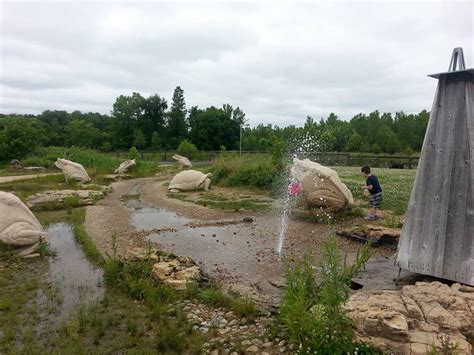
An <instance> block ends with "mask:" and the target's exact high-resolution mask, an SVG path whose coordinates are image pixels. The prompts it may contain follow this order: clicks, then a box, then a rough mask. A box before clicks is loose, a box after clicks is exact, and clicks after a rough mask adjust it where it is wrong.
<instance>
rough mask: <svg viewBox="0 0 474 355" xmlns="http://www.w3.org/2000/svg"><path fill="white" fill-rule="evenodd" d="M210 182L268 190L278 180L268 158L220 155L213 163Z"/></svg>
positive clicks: (275, 169) (231, 154) (229, 154)
mask: <svg viewBox="0 0 474 355" xmlns="http://www.w3.org/2000/svg"><path fill="white" fill-rule="evenodd" d="M210 170H211V172H212V173H213V177H212V182H213V183H215V184H218V185H222V186H246V187H257V188H259V189H265V190H269V189H271V188H272V186H273V184H274V183H275V182H276V180H277V179H278V176H279V174H278V171H277V167H276V166H275V165H274V164H273V162H272V159H271V157H270V156H265V155H261V156H260V155H255V156H245V155H243V156H239V155H238V154H236V153H224V154H221V155H220V156H219V157H218V158H217V159H216V160H214V161H213V164H212V166H211V169H210Z"/></svg>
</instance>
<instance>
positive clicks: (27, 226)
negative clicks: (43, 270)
mask: <svg viewBox="0 0 474 355" xmlns="http://www.w3.org/2000/svg"><path fill="white" fill-rule="evenodd" d="M47 236H48V234H47V233H46V232H45V231H44V229H43V227H42V226H41V224H40V223H39V222H38V220H37V219H36V217H35V215H34V214H33V213H32V212H31V211H30V210H29V209H28V207H26V205H25V204H24V203H23V202H22V201H21V200H20V199H19V198H18V197H16V196H15V195H13V194H11V193H9V192H3V191H0V242H2V243H3V244H6V245H9V246H12V247H15V248H18V249H17V252H18V255H21V256H25V255H28V254H31V253H33V252H34V251H35V250H36V249H38V247H39V244H40V241H45V240H47Z"/></svg>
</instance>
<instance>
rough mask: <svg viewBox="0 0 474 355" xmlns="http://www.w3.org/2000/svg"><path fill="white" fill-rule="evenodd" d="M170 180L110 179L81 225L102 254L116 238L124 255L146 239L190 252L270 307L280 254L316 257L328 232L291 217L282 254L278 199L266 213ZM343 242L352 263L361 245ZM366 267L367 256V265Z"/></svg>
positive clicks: (379, 254) (383, 252)
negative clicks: (184, 192)
mask: <svg viewBox="0 0 474 355" xmlns="http://www.w3.org/2000/svg"><path fill="white" fill-rule="evenodd" d="M169 179H170V177H169V176H166V175H164V176H160V177H154V178H144V179H135V180H127V181H120V182H116V183H113V184H112V187H113V192H112V193H110V194H109V195H108V196H107V197H106V198H105V199H104V200H101V201H100V202H99V203H98V204H97V205H95V206H90V207H87V212H86V220H85V227H86V230H87V232H88V233H89V235H90V236H91V238H92V240H93V241H94V243H95V244H96V246H97V247H98V249H99V250H100V251H101V252H102V253H103V254H104V255H112V253H113V250H114V247H113V245H114V243H115V244H116V250H117V252H118V253H119V254H120V255H123V254H124V253H125V251H126V250H127V249H128V248H130V247H132V246H141V247H143V246H145V245H146V244H147V242H148V240H150V241H152V242H153V243H156V244H158V246H159V247H161V248H162V249H165V250H166V251H169V252H173V253H175V254H177V255H180V256H189V257H191V258H193V259H194V261H195V262H196V263H197V264H198V265H199V266H201V268H202V270H203V271H204V272H205V273H206V274H207V275H209V276H210V277H211V278H212V279H215V280H218V281H219V282H220V283H222V285H223V286H224V287H225V288H227V289H228V291H229V292H235V293H240V294H245V295H247V296H250V297H252V298H253V299H254V300H255V301H257V302H258V303H260V304H264V305H269V306H276V305H277V304H279V302H280V300H281V295H282V291H283V286H284V260H285V258H299V257H301V256H303V255H304V254H305V253H307V252H308V250H310V251H311V255H312V257H313V258H314V261H315V262H317V260H318V259H319V245H320V243H321V241H322V240H323V239H324V238H325V237H326V236H327V235H328V233H329V232H330V229H329V228H328V226H327V225H325V224H317V223H314V222H312V221H308V220H306V221H305V220H293V219H291V218H290V221H289V225H288V233H287V237H286V240H285V242H284V247H283V254H284V257H282V256H280V255H278V254H277V252H276V246H277V242H278V236H279V232H280V228H281V213H280V211H281V209H279V208H278V206H276V207H275V208H272V209H271V210H270V211H267V212H246V211H239V212H234V211H231V212H228V211H223V210H216V209H211V208H208V207H204V206H199V205H196V204H193V203H190V202H186V201H181V200H178V199H175V198H170V197H169V196H168V191H167V182H168V181H169ZM212 191H213V192H219V193H224V194H226V195H232V196H234V197H235V196H237V195H239V194H240V195H247V196H248V195H249V191H245V190H241V189H229V188H220V187H214V188H213V189H212ZM199 193H202V192H191V193H190V198H191V199H192V194H199ZM245 217H251V220H253V222H244V221H243V219H244V218H245ZM362 222H363V220H362V218H350V219H348V220H345V221H344V222H338V223H337V224H336V225H333V226H332V227H331V228H337V227H344V226H347V225H351V224H357V223H362ZM113 236H115V238H114V237H113ZM114 239H115V242H114ZM340 247H341V249H342V251H343V252H344V253H346V254H347V260H348V261H349V262H351V261H352V260H354V259H355V257H356V255H357V250H358V249H359V247H360V244H359V243H357V242H353V241H350V240H346V239H344V238H340ZM392 255H393V250H389V249H385V248H377V249H374V256H373V257H372V260H373V262H375V263H380V262H381V261H382V262H384V261H387V260H389V258H390V257H391V256H392ZM388 264H390V263H388ZM388 264H387V265H388ZM392 265H393V264H392ZM371 267H372V266H371V262H369V263H368V268H371ZM386 268H388V269H389V271H387V272H386V273H385V274H384V273H378V274H377V275H380V276H381V277H382V278H386V277H387V275H388V274H390V277H389V279H390V280H388V281H387V282H386V283H387V285H386V288H387V287H389V286H390V287H391V285H394V281H393V277H392V274H391V273H393V272H395V277H396V273H397V271H398V268H396V267H395V266H393V267H392V268H390V267H388V266H387V267H386ZM366 274H367V276H366V277H365V278H364V277H361V278H359V279H358V283H363V286H364V287H366V288H375V287H379V286H380V285H381V284H383V282H380V280H379V279H378V278H377V277H375V279H374V274H373V273H370V272H369V273H366ZM369 276H370V277H371V278H369Z"/></svg>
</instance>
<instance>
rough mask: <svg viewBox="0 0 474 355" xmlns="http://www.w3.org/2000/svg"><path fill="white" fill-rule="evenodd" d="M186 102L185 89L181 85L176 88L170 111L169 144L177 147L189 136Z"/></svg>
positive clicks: (171, 146) (173, 147)
mask: <svg viewBox="0 0 474 355" xmlns="http://www.w3.org/2000/svg"><path fill="white" fill-rule="evenodd" d="M186 114H187V111H186V102H185V100H184V91H183V89H181V88H180V87H179V86H177V87H176V89H174V93H173V99H172V101H171V109H170V112H169V113H168V126H167V131H168V134H167V138H168V139H167V145H168V147H169V148H171V149H176V148H177V147H178V145H179V143H180V142H181V141H182V140H183V139H186V137H187V136H188V127H189V126H188V121H187V120H186Z"/></svg>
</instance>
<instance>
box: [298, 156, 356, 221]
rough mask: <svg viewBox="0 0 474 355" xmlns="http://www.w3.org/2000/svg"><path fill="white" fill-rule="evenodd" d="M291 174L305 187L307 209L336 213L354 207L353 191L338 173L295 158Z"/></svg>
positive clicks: (306, 160) (309, 161)
mask: <svg viewBox="0 0 474 355" xmlns="http://www.w3.org/2000/svg"><path fill="white" fill-rule="evenodd" d="M290 172H291V177H292V178H293V179H295V180H297V181H299V182H300V183H301V184H302V186H303V193H304V204H305V207H307V208H323V209H324V210H325V211H326V212H335V211H339V210H342V209H345V208H350V207H352V206H353V205H354V198H353V197H352V193H351V191H350V190H349V189H348V188H347V186H346V185H345V184H344V183H342V182H341V180H340V179H339V176H338V175H337V172H336V171H334V170H332V169H330V168H328V167H325V166H323V165H321V164H318V163H315V162H313V161H311V160H309V159H304V160H300V159H298V158H295V159H293V165H292V166H291V170H290Z"/></svg>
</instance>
